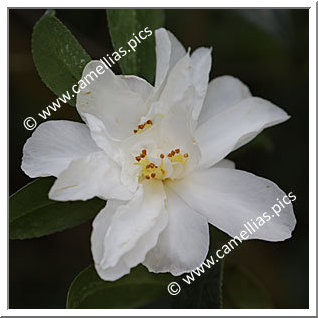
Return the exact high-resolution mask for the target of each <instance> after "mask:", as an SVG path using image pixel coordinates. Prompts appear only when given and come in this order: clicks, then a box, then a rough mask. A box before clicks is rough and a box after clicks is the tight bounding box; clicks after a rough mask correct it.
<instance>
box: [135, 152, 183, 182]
mask: <svg viewBox="0 0 318 318" xmlns="http://www.w3.org/2000/svg"><path fill="white" fill-rule="evenodd" d="M188 157H189V155H188V154H187V153H185V154H182V153H181V152H180V149H175V150H171V151H170V153H168V154H167V155H166V156H165V155H164V154H163V153H162V154H160V156H159V158H153V159H150V158H149V156H148V155H147V150H146V149H143V150H142V151H141V153H140V155H139V156H137V157H136V158H135V159H136V161H137V162H136V163H135V165H139V166H140V167H141V169H140V173H139V180H140V181H142V180H144V179H147V180H150V179H157V180H165V179H168V178H170V177H171V176H172V174H173V172H174V171H177V170H178V169H179V168H180V166H181V167H182V168H184V167H185V165H186V163H187V161H188ZM165 158H166V159H165ZM167 160H168V161H167ZM159 162H160V163H159Z"/></svg>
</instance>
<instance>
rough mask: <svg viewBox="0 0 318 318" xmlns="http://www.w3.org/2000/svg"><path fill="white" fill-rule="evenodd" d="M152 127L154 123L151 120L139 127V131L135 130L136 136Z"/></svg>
mask: <svg viewBox="0 0 318 318" xmlns="http://www.w3.org/2000/svg"><path fill="white" fill-rule="evenodd" d="M151 126H152V121H151V120H150V119H149V120H147V121H146V122H144V123H143V124H141V125H138V129H134V134H141V133H143V132H144V131H146V130H147V129H149V128H150V127H151Z"/></svg>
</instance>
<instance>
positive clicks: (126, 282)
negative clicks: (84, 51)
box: [66, 265, 172, 309]
mask: <svg viewBox="0 0 318 318" xmlns="http://www.w3.org/2000/svg"><path fill="white" fill-rule="evenodd" d="M171 280H172V276H171V275H169V274H154V273H150V272H148V270H147V269H146V268H145V267H143V266H141V265H140V266H138V267H136V268H134V269H132V270H131V273H130V274H129V275H126V276H124V277H122V278H120V279H119V280H116V281H114V282H107V281H104V280H102V279H101V278H100V277H99V276H98V274H97V273H96V271H95V268H94V266H93V265H91V266H89V267H87V268H86V269H84V270H83V271H82V272H81V273H79V275H78V276H77V277H76V278H75V279H74V280H73V282H72V284H71V286H70V289H69V291H68V295H67V304H66V308H72V309H74V308H91V309H101V308H140V307H144V306H146V305H147V304H149V303H152V302H153V301H155V300H157V299H160V298H162V297H169V294H168V292H167V285H168V284H169V283H170V282H171ZM171 297H172V296H171Z"/></svg>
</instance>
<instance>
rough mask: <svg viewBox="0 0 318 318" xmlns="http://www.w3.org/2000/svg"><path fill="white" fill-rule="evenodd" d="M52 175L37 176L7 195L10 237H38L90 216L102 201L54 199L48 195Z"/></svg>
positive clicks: (96, 210)
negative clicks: (50, 198)
mask: <svg viewBox="0 0 318 318" xmlns="http://www.w3.org/2000/svg"><path fill="white" fill-rule="evenodd" d="M53 182H54V178H53V177H50V178H39V179H36V180H35V181H33V182H31V183H29V184H27V185H26V186H25V187H23V188H21V189H20V190H19V191H17V192H16V193H14V194H13V195H12V196H11V197H10V202H9V210H10V214H9V222H10V224H9V232H10V235H9V237H10V239H26V238H33V237H40V236H43V235H47V234H51V233H54V232H58V231H62V230H65V229H68V228H71V227H74V226H76V225H79V224H81V223H84V222H86V221H88V220H90V219H92V218H93V217H94V216H95V215H96V214H97V213H98V212H99V211H100V210H101V209H102V208H103V207H104V206H105V201H103V200H100V199H97V198H95V199H92V200H88V201H73V202H71V201H70V202H58V201H53V200H49V199H48V192H49V190H50V188H51V186H52V184H53Z"/></svg>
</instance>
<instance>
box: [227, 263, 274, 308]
mask: <svg viewBox="0 0 318 318" xmlns="http://www.w3.org/2000/svg"><path fill="white" fill-rule="evenodd" d="M223 277H224V278H223V308H227V309H231V308H236V309H268V308H273V303H272V301H271V298H270V296H269V294H268V291H267V290H266V289H265V288H264V287H263V286H262V284H261V283H260V282H259V281H258V280H257V279H256V278H255V277H254V276H253V275H251V273H249V272H248V271H246V270H245V269H244V268H242V267H240V266H239V265H237V264H232V263H229V262H225V269H224V275H223Z"/></svg>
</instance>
